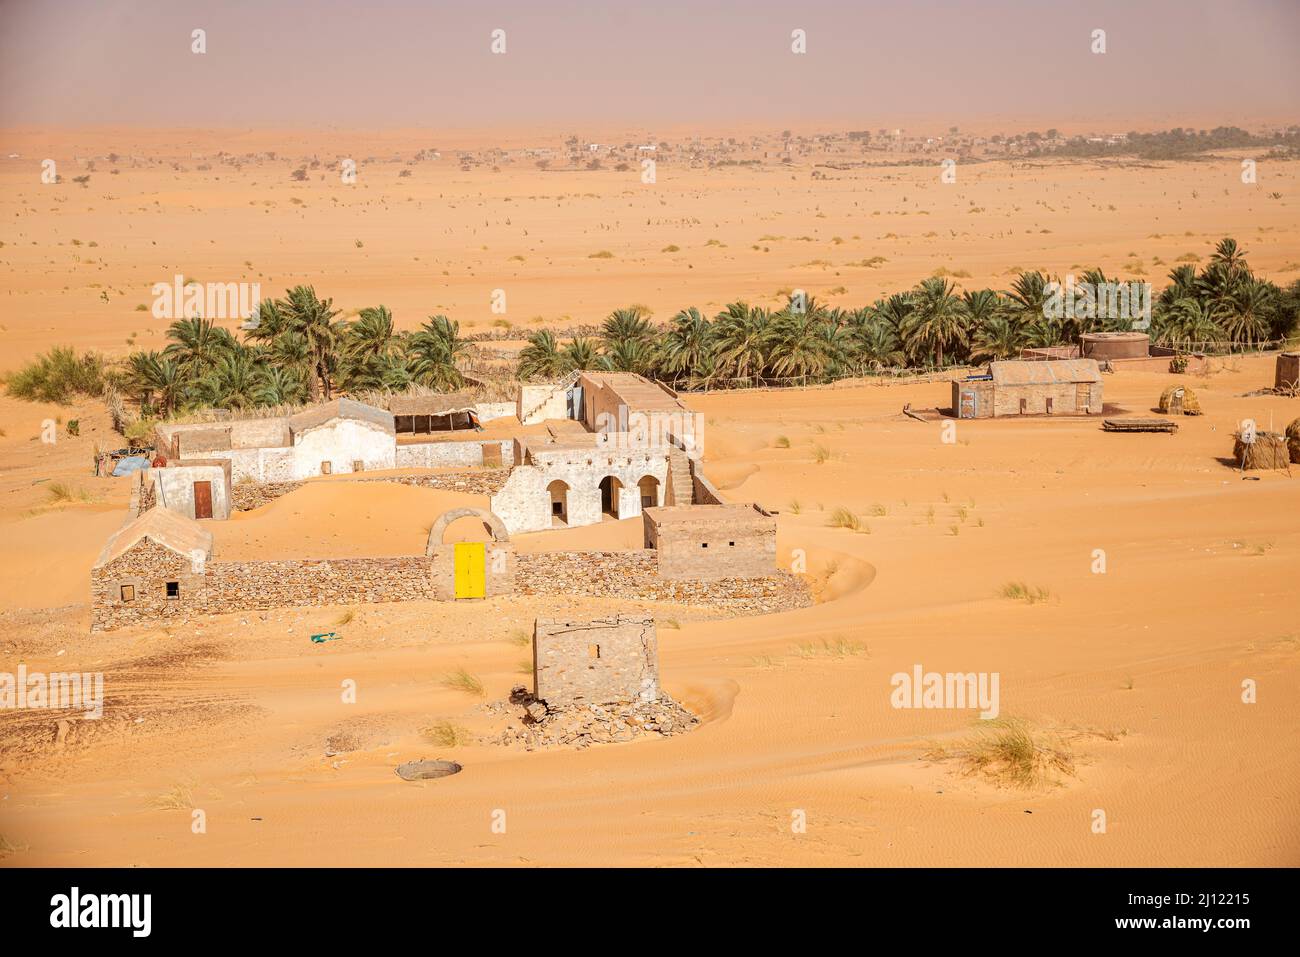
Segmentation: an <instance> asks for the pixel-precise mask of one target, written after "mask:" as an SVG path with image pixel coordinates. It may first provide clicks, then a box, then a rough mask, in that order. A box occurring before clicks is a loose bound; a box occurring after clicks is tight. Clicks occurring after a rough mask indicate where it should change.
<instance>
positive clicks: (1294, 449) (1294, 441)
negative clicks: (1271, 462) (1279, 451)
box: [1286, 419, 1300, 462]
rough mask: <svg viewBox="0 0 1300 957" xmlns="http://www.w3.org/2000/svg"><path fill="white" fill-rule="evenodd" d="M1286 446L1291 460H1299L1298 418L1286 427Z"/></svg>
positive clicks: (1299, 434) (1299, 421) (1299, 422)
mask: <svg viewBox="0 0 1300 957" xmlns="http://www.w3.org/2000/svg"><path fill="white" fill-rule="evenodd" d="M1286 447H1287V449H1288V450H1289V451H1290V452H1291V461H1292V462H1300V419H1296V420H1295V421H1294V422H1292V423H1291V424H1290V425H1288V426H1287V427H1286Z"/></svg>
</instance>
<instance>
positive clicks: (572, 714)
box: [484, 685, 700, 751]
mask: <svg viewBox="0 0 1300 957" xmlns="http://www.w3.org/2000/svg"><path fill="white" fill-rule="evenodd" d="M484 710H486V711H488V712H490V713H493V714H505V715H507V716H509V717H510V718H511V719H512V720H511V721H510V724H509V725H508V726H507V727H506V728H505V730H503V731H502V732H501V733H500V734H498V735H495V736H491V737H488V738H486V739H485V743H487V744H497V745H502V746H504V747H511V746H514V745H523V747H524V749H525V750H526V751H535V750H537V749H539V748H554V747H568V748H576V749H578V750H581V749H583V748H587V747H590V746H591V745H593V744H621V743H624V742H628V741H634V740H636V739H637V738H639V737H643V736H646V735H658V736H659V737H665V738H666V737H671V736H672V735H675V734H685V733H686V732H688V731H691V730H692V729H694V728H695V726H696V725H698V724H699V723H700V719H699V718H697V717H696V716H695V715H693V714H691V713H690V712H689V711H687V710H686V709H685V708H683V707H682V706H681V705H679V704H678V703H677V702H676V701H674V700H673V699H672V698H670V697H668V695H666V694H661V695H660V696H659V697H658V698H656V699H655V700H653V701H642V702H635V703H618V704H603V705H598V704H588V705H576V706H574V707H569V708H552V707H550V706H548V705H547V704H546V702H545V701H540V700H538V699H536V698H534V697H533V696H532V695H531V694H530V693H529V692H528V691H527V690H526V689H525V688H523V686H520V685H517V686H516V687H515V688H514V689H513V690H512V691H511V692H510V700H509V701H508V702H507V701H498V702H493V703H491V704H488V705H485V706H484Z"/></svg>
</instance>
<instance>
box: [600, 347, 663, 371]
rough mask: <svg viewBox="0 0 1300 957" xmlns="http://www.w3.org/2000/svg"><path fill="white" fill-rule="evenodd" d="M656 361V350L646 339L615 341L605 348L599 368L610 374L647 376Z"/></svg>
mask: <svg viewBox="0 0 1300 957" xmlns="http://www.w3.org/2000/svg"><path fill="white" fill-rule="evenodd" d="M657 359H658V350H657V349H656V348H655V345H654V343H652V342H650V341H649V340H647V339H616V340H614V341H613V342H612V343H610V344H608V345H607V346H606V347H605V351H604V353H603V354H602V355H601V357H600V366H601V367H602V368H604V369H607V370H609V371H610V372H635V373H638V374H640V375H647V374H649V373H650V372H651V371H652V370H653V369H654V366H655V362H656V360H657Z"/></svg>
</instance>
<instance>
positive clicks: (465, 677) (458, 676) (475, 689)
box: [442, 668, 483, 697]
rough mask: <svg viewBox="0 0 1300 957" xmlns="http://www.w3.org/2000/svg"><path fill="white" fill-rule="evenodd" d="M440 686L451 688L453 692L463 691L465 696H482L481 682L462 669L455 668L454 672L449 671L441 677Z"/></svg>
mask: <svg viewBox="0 0 1300 957" xmlns="http://www.w3.org/2000/svg"><path fill="white" fill-rule="evenodd" d="M442 686H443V687H444V688H451V689H452V690H453V691H464V692H465V693H466V694H472V695H477V696H479V697H482V696H483V682H481V681H479V679H478V677H477V676H476V675H472V674H470V673H469V672H468V671H466V670H465V669H464V668H457V669H456V670H455V671H449V672H447V673H446V674H445V675H443V676H442Z"/></svg>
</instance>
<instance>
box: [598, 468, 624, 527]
mask: <svg viewBox="0 0 1300 957" xmlns="http://www.w3.org/2000/svg"><path fill="white" fill-rule="evenodd" d="M622 489H623V483H622V482H620V481H619V480H618V479H616V478H615V477H614V476H612V475H606V476H605V477H604V478H603V479H601V480H600V510H601V512H603V513H604V514H606V515H610V516H612V517H614V518H618V498H619V492H621V491H622Z"/></svg>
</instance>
